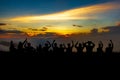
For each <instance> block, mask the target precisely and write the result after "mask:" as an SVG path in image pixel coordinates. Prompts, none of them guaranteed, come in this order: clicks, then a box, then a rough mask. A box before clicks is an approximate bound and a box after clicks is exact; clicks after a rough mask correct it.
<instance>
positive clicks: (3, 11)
mask: <svg viewBox="0 0 120 80" xmlns="http://www.w3.org/2000/svg"><path fill="white" fill-rule="evenodd" d="M119 4H120V0H0V41H5V40H7V41H6V43H7V42H8V41H10V40H13V39H15V41H18V40H20V39H24V38H26V37H27V38H29V39H30V40H31V41H32V42H33V43H34V44H35V42H36V41H37V39H39V38H40V39H54V38H55V39H58V40H59V41H60V40H61V41H66V42H67V40H69V39H75V40H81V41H82V40H84V41H85V40H87V39H90V40H93V41H95V42H97V41H99V37H100V38H101V40H105V41H108V40H109V39H113V40H114V41H115V42H116V44H117V43H119V40H120V39H118V37H119V32H120V16H119V14H120V5H119ZM95 35H96V37H94V36H95ZM81 37H82V38H81ZM18 38H19V39H18ZM17 39H18V40H17ZM64 39H66V40H64ZM61 41H60V42H61ZM0 44H1V45H0V46H5V47H6V45H4V44H2V43H0ZM117 45H118V44H117ZM118 46H119V45H118Z"/></svg>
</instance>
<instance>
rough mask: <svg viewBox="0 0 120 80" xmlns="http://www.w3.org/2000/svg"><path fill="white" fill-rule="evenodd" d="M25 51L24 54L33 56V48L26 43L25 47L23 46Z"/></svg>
mask: <svg viewBox="0 0 120 80" xmlns="http://www.w3.org/2000/svg"><path fill="white" fill-rule="evenodd" d="M25 50H26V53H27V54H28V55H29V54H31V55H33V53H34V51H35V50H34V48H33V47H32V46H31V43H29V42H27V45H26V44H25Z"/></svg>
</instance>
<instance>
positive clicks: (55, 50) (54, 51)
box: [52, 40, 59, 53]
mask: <svg viewBox="0 0 120 80" xmlns="http://www.w3.org/2000/svg"><path fill="white" fill-rule="evenodd" d="M52 48H53V53H58V49H59V48H58V45H57V43H55V40H54V41H53V43H52Z"/></svg>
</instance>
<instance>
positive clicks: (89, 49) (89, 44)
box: [84, 41, 95, 55]
mask: <svg viewBox="0 0 120 80" xmlns="http://www.w3.org/2000/svg"><path fill="white" fill-rule="evenodd" d="M84 46H85V47H86V52H87V55H92V53H93V48H94V47H95V44H94V43H93V42H92V41H88V42H86V43H84Z"/></svg>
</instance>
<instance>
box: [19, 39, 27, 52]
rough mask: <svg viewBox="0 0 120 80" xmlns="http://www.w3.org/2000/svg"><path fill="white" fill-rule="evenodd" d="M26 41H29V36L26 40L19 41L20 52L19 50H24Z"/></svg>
mask: <svg viewBox="0 0 120 80" xmlns="http://www.w3.org/2000/svg"><path fill="white" fill-rule="evenodd" d="M26 43H27V38H26V39H25V41H23V42H19V44H18V52H19V53H22V52H24V45H25V44H26Z"/></svg>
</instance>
